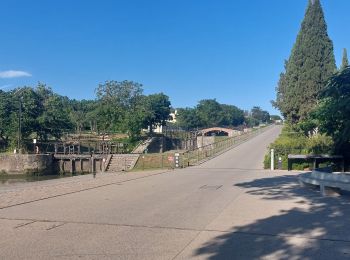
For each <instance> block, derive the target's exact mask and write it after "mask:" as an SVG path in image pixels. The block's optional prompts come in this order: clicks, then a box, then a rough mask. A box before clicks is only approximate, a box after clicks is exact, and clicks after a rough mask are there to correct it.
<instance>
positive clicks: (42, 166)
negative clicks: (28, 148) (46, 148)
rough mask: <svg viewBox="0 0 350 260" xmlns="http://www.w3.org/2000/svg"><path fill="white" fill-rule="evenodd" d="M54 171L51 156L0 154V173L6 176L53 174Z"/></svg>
mask: <svg viewBox="0 0 350 260" xmlns="http://www.w3.org/2000/svg"><path fill="white" fill-rule="evenodd" d="M55 170H56V168H55V164H54V160H53V157H52V155H47V154H0V172H5V173H8V174H24V173H37V172H39V173H53V172H54V171H55Z"/></svg>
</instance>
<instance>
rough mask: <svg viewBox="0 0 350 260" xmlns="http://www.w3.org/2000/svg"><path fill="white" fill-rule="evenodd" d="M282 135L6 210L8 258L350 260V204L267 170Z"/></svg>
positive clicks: (0, 223) (1, 215)
mask: <svg viewBox="0 0 350 260" xmlns="http://www.w3.org/2000/svg"><path fill="white" fill-rule="evenodd" d="M279 131H280V127H275V128H273V129H271V130H269V131H267V132H265V133H263V134H261V135H260V136H258V137H256V138H254V139H252V140H250V141H248V142H246V143H244V144H242V145H240V146H238V147H236V148H234V149H233V150H231V151H229V152H227V153H225V154H222V155H221V156H219V157H217V158H215V159H213V160H211V161H208V162H206V163H204V164H202V165H200V166H197V167H193V168H187V169H184V170H177V171H171V172H165V173H160V172H159V173H157V174H148V175H145V176H143V177H142V178H133V179H131V178H130V180H128V181H121V179H120V178H122V177H120V176H114V177H112V176H111V177H110V178H111V179H110V183H109V184H108V183H107V184H106V185H99V186H95V187H92V188H90V189H82V190H81V191H78V192H72V193H69V194H66V195H64V193H61V194H60V195H59V196H55V197H49V198H43V199H40V200H37V201H33V202H29V201H27V202H26V203H25V204H21V205H16V203H12V206H11V207H5V208H3V209H1V210H0V234H1V236H0V250H1V251H0V258H1V259H191V258H194V259H195V258H198V259H344V258H347V257H350V233H349V232H348V230H349V228H350V218H349V216H350V214H349V213H350V212H349V211H350V209H349V208H350V207H349V204H350V203H349V197H348V196H342V197H330V198H322V197H321V196H320V194H319V192H318V191H317V190H310V189H305V188H301V187H300V186H299V185H298V182H297V178H296V176H297V173H288V172H284V171H274V172H271V171H267V170H262V161H263V157H264V154H265V152H266V148H267V146H268V144H269V143H270V142H272V141H273V140H274V139H275V138H276V136H277V135H278V133H279ZM140 174H145V173H140ZM131 175H132V174H130V175H128V174H126V175H125V176H131ZM125 176H124V177H123V178H129V177H125ZM132 176H135V175H132ZM89 181H90V180H89ZM82 182H84V180H82ZM48 183H49V182H48ZM82 185H83V184H82ZM55 187H56V186H55ZM28 189H29V187H28ZM44 189H48V188H44ZM23 192H24V191H23ZM0 200H1V199H0Z"/></svg>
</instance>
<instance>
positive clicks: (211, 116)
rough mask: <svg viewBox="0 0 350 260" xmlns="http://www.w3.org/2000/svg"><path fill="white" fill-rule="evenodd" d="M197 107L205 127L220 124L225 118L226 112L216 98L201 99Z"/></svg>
mask: <svg viewBox="0 0 350 260" xmlns="http://www.w3.org/2000/svg"><path fill="white" fill-rule="evenodd" d="M196 109H197V113H198V116H199V118H200V120H201V122H202V125H203V127H213V126H219V125H220V123H221V122H222V120H223V117H224V113H223V111H222V107H221V104H220V103H219V102H217V101H216V99H203V100H200V101H199V103H198V105H197V107H196Z"/></svg>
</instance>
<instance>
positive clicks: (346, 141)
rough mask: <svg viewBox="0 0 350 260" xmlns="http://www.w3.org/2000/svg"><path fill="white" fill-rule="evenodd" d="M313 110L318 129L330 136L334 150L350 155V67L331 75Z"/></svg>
mask: <svg viewBox="0 0 350 260" xmlns="http://www.w3.org/2000/svg"><path fill="white" fill-rule="evenodd" d="M321 98H322V99H321V101H320V105H319V107H318V109H316V111H315V118H316V119H317V120H318V125H319V128H320V131H321V132H323V133H326V134H327V135H329V136H331V137H332V138H333V140H334V142H335V151H336V152H338V153H347V155H350V152H349V149H350V105H349V104H350V67H346V68H344V69H343V70H341V71H340V72H338V73H337V74H336V75H334V76H333V77H331V79H330V80H329V82H328V84H327V86H326V88H325V90H324V91H323V92H322V95H321Z"/></svg>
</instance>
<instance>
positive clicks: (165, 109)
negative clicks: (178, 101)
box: [144, 93, 171, 132]
mask: <svg viewBox="0 0 350 260" xmlns="http://www.w3.org/2000/svg"><path fill="white" fill-rule="evenodd" d="M170 110H171V103H170V100H169V97H168V96H167V95H165V94H163V93H159V94H153V95H149V96H147V97H146V99H145V102H144V127H148V128H149V130H150V132H152V130H153V127H154V126H156V125H162V126H164V125H165V124H166V120H169V119H170Z"/></svg>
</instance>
